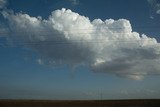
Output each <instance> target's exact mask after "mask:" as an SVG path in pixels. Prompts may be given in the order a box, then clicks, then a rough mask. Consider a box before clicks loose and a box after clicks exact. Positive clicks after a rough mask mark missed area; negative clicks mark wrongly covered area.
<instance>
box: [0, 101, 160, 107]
mask: <svg viewBox="0 0 160 107" xmlns="http://www.w3.org/2000/svg"><path fill="white" fill-rule="evenodd" d="M0 107H160V100H158V99H157V100H0Z"/></svg>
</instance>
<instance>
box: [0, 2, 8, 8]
mask: <svg viewBox="0 0 160 107" xmlns="http://www.w3.org/2000/svg"><path fill="white" fill-rule="evenodd" d="M6 3H7V0H0V9H1V8H4V7H5V5H6Z"/></svg>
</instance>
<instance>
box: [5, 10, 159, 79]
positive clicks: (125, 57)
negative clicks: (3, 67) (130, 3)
mask: <svg viewBox="0 0 160 107" xmlns="http://www.w3.org/2000/svg"><path fill="white" fill-rule="evenodd" d="M3 16H4V18H5V19H7V20H8V24H9V26H10V28H9V29H10V32H11V33H10V34H9V36H8V38H9V39H10V40H12V42H13V43H15V44H17V45H23V46H25V47H28V48H31V49H33V50H35V51H37V52H38V53H39V54H40V55H41V59H40V61H41V63H46V64H47V63H48V64H52V65H53V66H54V64H58V65H59V64H60V65H61V64H68V65H71V66H78V65H85V66H87V67H88V68H89V69H90V70H91V71H94V72H97V73H109V74H115V75H117V76H121V77H127V78H132V79H137V80H139V79H142V78H143V77H144V76H147V75H150V74H157V73H160V66H159V65H160V44H159V43H158V42H157V41H156V39H155V38H150V37H148V36H146V35H144V34H143V35H140V34H139V33H137V32H134V31H132V27H131V24H130V22H129V20H126V19H119V20H113V19H106V20H105V21H102V20H101V19H95V20H93V21H90V20H89V18H88V17H85V16H81V15H79V14H78V13H75V12H72V11H71V10H69V9H64V8H63V9H61V10H55V11H53V12H52V14H51V15H50V16H49V17H48V19H42V18H41V17H31V16H29V15H28V14H22V13H17V14H14V13H12V12H11V13H9V12H5V11H4V12H3Z"/></svg>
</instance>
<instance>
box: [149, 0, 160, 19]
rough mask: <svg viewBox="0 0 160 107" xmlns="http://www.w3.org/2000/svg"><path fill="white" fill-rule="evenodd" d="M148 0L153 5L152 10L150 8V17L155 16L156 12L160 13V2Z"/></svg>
mask: <svg viewBox="0 0 160 107" xmlns="http://www.w3.org/2000/svg"><path fill="white" fill-rule="evenodd" d="M147 1H148V3H149V4H150V6H151V10H150V14H151V16H150V17H152V18H153V14H154V13H156V14H160V3H158V0H147Z"/></svg>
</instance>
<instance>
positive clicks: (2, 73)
mask: <svg viewBox="0 0 160 107" xmlns="http://www.w3.org/2000/svg"><path fill="white" fill-rule="evenodd" d="M2 1H3V0H2ZM151 2H154V3H156V4H155V5H153V4H151ZM159 3H160V2H159V1H158V0H157V1H156V2H155V0H150V2H148V1H147V0H99V1H97V0H92V1H91V0H34V1H33V0H23V1H22V0H8V1H7V3H6V4H5V6H0V7H2V8H1V13H4V12H6V13H8V14H9V15H8V16H7V18H5V17H4V16H3V15H4V14H3V15H2V14H1V15H0V99H53V100H54V99H58V100H59V99H60V100H61V99H101V95H102V99H150V98H153V99H154V98H158V99H159V98H160V85H159V84H160V78H159V73H160V71H159V70H160V69H159V68H158V64H159V63H158V61H159V59H160V56H159V54H158V52H159V49H160V48H159V47H160V45H159V41H160V39H159V36H160V35H159V34H160V30H159V29H160V14H159V13H157V11H158V10H160V7H155V6H158V4H159ZM0 5H1V3H0ZM62 8H66V9H71V10H72V12H70V13H71V15H75V14H74V13H73V12H75V13H78V14H79V15H80V17H81V16H85V17H84V18H82V20H81V19H80V20H79V21H81V22H79V23H80V24H81V23H84V30H87V32H88V31H89V29H85V26H87V27H88V26H89V25H88V19H87V18H86V17H88V18H89V20H90V22H89V23H91V25H94V26H99V25H96V24H94V23H99V22H98V21H97V22H92V21H93V20H94V19H101V20H102V21H105V20H106V19H114V20H118V19H127V20H129V21H130V22H127V20H122V21H117V22H116V23H117V25H115V26H113V27H115V28H116V29H117V28H118V27H119V25H120V24H121V23H122V24H128V23H130V24H131V26H132V31H135V32H138V34H139V35H141V34H145V35H147V40H150V41H151V42H152V41H153V43H154V40H152V39H150V38H155V39H156V40H157V42H156V43H155V44H154V45H156V46H157V47H156V46H155V47H152V45H153V44H152V43H150V42H148V43H147V45H145V46H144V48H137V44H136V46H132V45H130V44H129V45H128V46H126V45H123V43H122V42H123V41H124V42H125V40H126V39H125V38H123V41H120V42H119V45H120V46H121V48H122V49H121V48H120V49H119V47H118V46H117V45H114V43H113V44H111V47H107V46H108V45H107V43H106V44H105V46H104V48H105V49H106V50H103V51H102V53H101V54H99V53H98V52H99V51H98V50H97V49H94V48H95V47H96V45H95V47H92V46H91V49H92V48H93V50H90V48H84V47H85V46H86V44H85V46H84V47H82V48H81V47H80V46H79V45H78V46H77V45H76V48H75V47H72V45H71V48H73V49H68V46H69V47H70V45H67V44H66V43H65V42H64V41H63V42H62V41H61V42H60V44H62V43H64V45H59V44H58V45H57V44H56V45H55V43H53V44H52V45H49V46H48V50H47V49H46V47H45V46H44V45H43V43H45V42H44V41H43V42H42V41H40V44H38V46H44V47H40V48H39V47H38V46H32V45H33V44H29V43H32V41H34V40H36V39H33V40H31V41H26V40H28V38H25V36H27V35H31V34H32V33H33V34H35V37H36V36H37V35H40V33H41V32H40V33H37V32H38V31H37V30H36V29H38V28H39V27H37V26H36V27H34V26H32V24H31V25H28V23H29V22H27V21H28V19H27V16H24V14H27V15H29V21H30V19H31V17H36V18H37V17H38V16H41V18H42V19H45V20H47V21H48V22H50V21H49V19H48V17H49V16H50V15H51V12H52V11H55V10H57V9H60V12H62V11H63V10H61V9H62ZM9 11H12V12H14V13H9ZM64 11H67V10H64ZM16 13H19V14H20V15H16ZM54 13H55V14H56V12H54ZM64 14H65V15H68V13H67V12H66V13H64ZM12 16H13V17H12ZM21 16H22V17H23V16H24V17H23V18H22V19H21V20H22V22H23V19H24V22H25V24H26V28H25V29H23V28H22V26H21V25H22V24H23V23H22V24H19V23H18V21H15V20H14V18H15V19H16V18H17V20H19V18H20V17H21ZM65 17H66V19H63V18H62V19H56V15H55V16H54V15H53V16H52V18H51V19H53V20H55V22H54V24H53V27H55V25H56V24H57V23H58V24H59V23H60V24H61V23H62V26H64V28H65V26H67V27H68V28H69V27H70V26H71V25H73V26H74V24H75V23H72V21H70V19H67V16H65ZM69 17H70V16H69ZM25 18H26V20H25ZM60 18H61V17H60ZM37 19H38V18H37ZM56 21H57V22H56ZM66 21H68V23H67V22H66ZM13 23H14V24H13ZM40 23H42V24H43V23H44V22H43V21H42V20H40ZM66 23H67V24H66ZM77 23H78V22H77ZM79 23H78V24H79ZM86 23H87V24H86ZM58 24H57V25H58ZM85 24H86V25H85ZM48 26H49V25H46V27H47V28H43V27H42V29H43V30H45V31H42V33H44V32H46V31H48V30H46V29H50V27H48ZM77 26H78V27H79V26H80V28H81V25H77ZM106 26H108V25H106ZM120 26H122V25H120ZM89 27H90V26H89ZM100 27H101V26H100ZM29 28H31V29H29ZM17 29H18V30H19V31H18V30H17ZM53 29H54V30H53V34H52V35H54V34H56V33H55V31H57V32H58V34H57V35H61V33H62V32H63V31H64V30H66V29H67V28H65V29H64V30H62V31H61V30H60V29H59V28H57V26H56V28H53ZM55 29H56V30H55ZM128 29H129V28H127V27H126V26H124V29H122V30H124V31H125V30H127V32H128ZM25 30H26V31H28V32H27V33H26V32H25ZM32 30H33V32H32ZM69 30H72V29H69ZM102 30H104V29H103V26H102ZM113 30H114V29H113ZM66 31H67V30H66ZM73 31H75V32H76V34H75V35H76V36H77V37H78V36H79V35H77V34H78V33H79V32H78V30H76V29H73ZM77 32H78V33H77ZM83 32H85V31H83ZM95 32H96V31H95ZM97 32H98V34H97V35H99V34H100V33H102V34H103V32H101V30H100V31H97ZM108 32H109V31H106V33H108ZM113 32H114V31H113ZM71 33H72V32H71ZM118 33H119V32H118ZM118 33H117V34H118ZM79 34H82V33H81V32H80V33H79ZM84 34H87V33H86V32H85V33H84ZM117 34H115V35H114V34H113V37H114V36H116V35H117ZM126 34H127V33H125V35H126ZM19 35H22V37H20V36H19ZM44 35H45V34H44ZM46 35H49V34H48V33H47V34H46ZM64 35H65V34H64ZM64 35H62V36H64ZM75 35H74V33H73V35H71V36H70V35H69V37H70V38H71V39H72V38H74V36H75ZM104 35H105V34H104ZM132 35H136V34H132ZM65 36H66V35H65ZM91 36H92V35H91ZM48 37H49V36H48ZM122 37H123V35H122ZM134 37H136V36H134ZM140 37H141V36H140ZM17 38H18V39H17ZM44 38H45V36H44ZM65 39H66V38H65ZM74 39H75V38H74ZM83 39H86V41H87V40H88V38H83ZM94 39H95V38H94ZM133 39H134V38H133ZM17 40H18V42H20V43H22V44H20V45H17V44H14V43H17ZM19 40H20V41H19ZM66 40H68V39H66ZM54 41H55V40H54ZM54 41H52V42H54ZM68 41H69V40H68ZM110 41H112V40H110ZM116 41H117V42H118V40H116ZM25 42H26V43H27V45H26V44H23V43H25ZM34 42H35V41H34ZM34 42H33V43H34ZM36 42H37V41H36ZM70 42H75V41H74V40H71V41H69V43H70ZM92 42H95V41H92ZM133 42H135V41H133ZM67 43H68V42H67ZM130 43H131V42H130ZM95 44H96V43H95ZM150 44H151V45H150ZM29 45H31V46H29ZM53 45H54V46H53ZM65 46H66V47H67V48H65ZM87 46H88V45H87ZM98 46H99V45H98ZM112 46H113V47H114V46H115V47H117V48H115V50H114V49H113V50H112ZM88 47H90V45H89V46H88ZM106 47H107V48H106ZM52 48H53V49H55V50H54V51H50V50H51V49H52ZM77 48H78V49H77ZM98 48H101V45H100V46H99V47H98ZM130 48H133V50H130ZM60 49H62V51H61V50H60ZM123 49H124V50H125V51H124V52H122V53H121V51H123ZM68 50H69V51H68ZM87 50H89V51H87ZM110 50H111V51H110ZM74 51H77V52H74ZM80 51H84V52H82V53H81V52H80ZM86 51H87V52H86ZM90 51H91V52H90ZM92 51H93V52H92ZM152 51H153V52H152ZM155 51H156V52H157V53H154V52H155ZM59 52H61V53H59ZM107 52H111V53H107ZM112 52H116V53H117V54H114V53H112ZM118 52H119V53H118ZM134 52H138V54H136V55H134ZM71 53H73V54H72V55H70V54H71ZM79 53H81V54H82V56H81V54H79ZM92 53H95V54H94V55H93V56H92ZM108 54H109V55H110V56H107V57H111V59H105V57H106V55H108ZM85 55H86V56H87V55H89V57H84V56H85ZM117 55H118V56H117ZM121 55H122V56H123V55H128V57H127V59H126V60H127V61H128V60H132V59H136V58H137V59H136V61H137V63H138V65H135V63H134V64H132V62H131V63H129V64H128V63H127V62H126V63H127V64H126V63H124V64H123V59H121V57H120V56H121ZM72 56H73V59H72ZM66 57H67V58H66ZM77 57H79V58H77ZM112 57H113V59H112ZM99 58H104V59H105V60H102V59H100V60H99ZM122 58H123V57H122ZM124 58H126V57H124ZM141 58H142V62H141V61H139V60H141ZM154 58H155V59H154ZM93 59H95V60H96V61H97V62H94V60H93ZM156 59H157V60H156ZM108 60H109V63H110V64H107V61H108ZM110 60H111V61H110ZM126 60H124V61H126ZM99 61H100V62H99ZM119 61H122V64H120V63H121V62H119ZM133 61H135V60H133ZM145 61H148V62H147V63H145ZM156 61H157V62H156ZM61 62H62V63H61ZM150 62H153V65H151V64H150ZM55 63H56V64H55ZM75 63H77V64H75ZM79 63H80V65H79ZM81 63H83V64H81ZM97 63H98V64H99V63H100V64H101V63H102V65H100V66H97V65H95V64H97ZM117 63H118V64H117ZM112 64H113V65H112ZM125 64H126V65H125ZM88 65H89V66H88ZM128 66H129V67H130V66H131V67H132V66H134V67H135V68H134V70H137V71H132V69H127V67H128ZM148 66H149V67H148ZM99 67H102V69H101V68H99ZM117 67H118V68H117ZM141 67H142V68H141ZM121 68H122V71H121V70H117V69H121ZM143 68H146V69H147V70H146V71H144V70H145V69H143ZM92 69H94V70H92ZM109 69H111V71H109ZM123 69H124V70H126V71H125V72H124V71H123ZM101 70H103V71H101ZM105 70H106V71H105ZM112 70H113V71H112ZM117 72H118V73H117ZM126 72H127V73H128V72H129V73H131V72H133V73H138V74H139V73H142V74H143V73H145V77H144V78H142V79H141V74H140V75H138V76H137V75H135V76H134V77H132V76H133V75H123V74H125V73H126ZM117 75H118V76H117ZM136 76H137V77H136ZM126 77H127V78H126ZM135 78H136V79H137V78H138V80H136V79H135ZM139 78H140V79H139Z"/></svg>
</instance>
